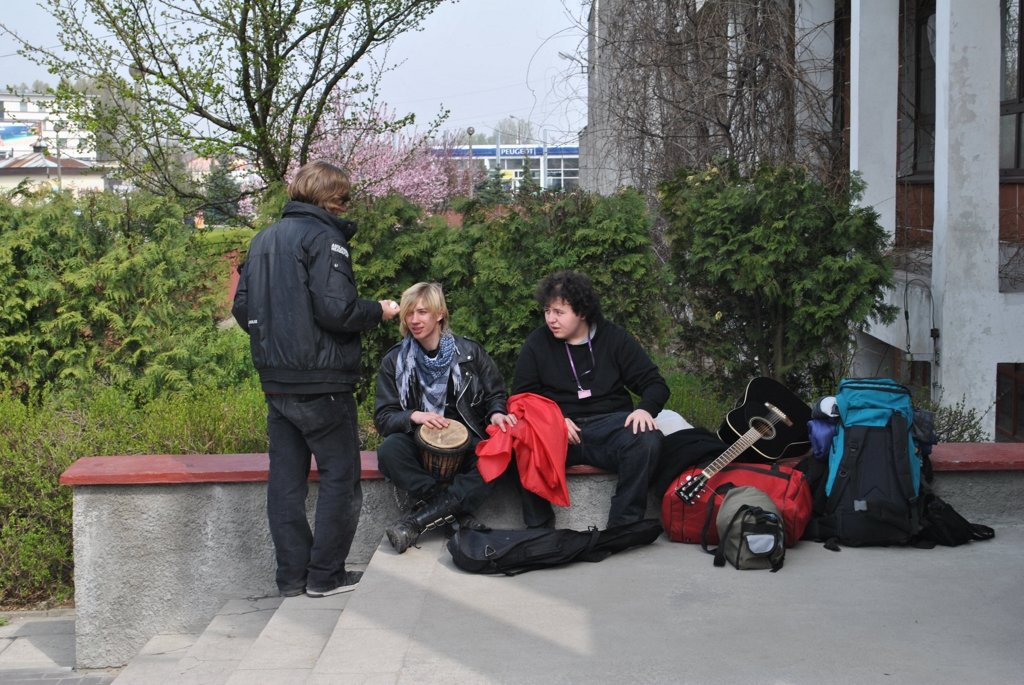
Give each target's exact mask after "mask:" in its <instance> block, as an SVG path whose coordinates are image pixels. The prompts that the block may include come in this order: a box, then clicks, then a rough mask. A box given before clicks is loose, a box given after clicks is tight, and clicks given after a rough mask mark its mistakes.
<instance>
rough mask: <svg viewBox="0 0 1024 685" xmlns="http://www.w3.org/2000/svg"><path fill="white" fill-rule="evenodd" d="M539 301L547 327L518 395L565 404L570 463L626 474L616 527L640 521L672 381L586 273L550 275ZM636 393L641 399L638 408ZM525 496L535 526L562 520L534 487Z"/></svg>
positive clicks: (520, 366)
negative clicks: (613, 317)
mask: <svg viewBox="0 0 1024 685" xmlns="http://www.w3.org/2000/svg"><path fill="white" fill-rule="evenodd" d="M536 299H537V302H538V303H539V304H540V306H541V307H542V308H543V309H544V322H545V324H546V325H544V326H541V327H540V328H537V329H536V330H534V331H533V332H532V333H530V335H529V336H527V338H526V342H525V343H524V344H523V348H522V350H521V351H520V353H519V359H518V360H517V362H516V370H515V376H514V379H513V382H512V394H518V393H523V392H532V393H536V394H538V395H542V396H544V397H547V398H548V399H550V400H553V401H554V402H555V403H556V404H558V406H559V408H561V410H562V415H563V416H564V417H565V425H566V428H567V429H568V432H569V445H568V453H567V454H566V465H567V466H574V465H576V464H589V465H590V466H597V467H599V468H602V469H604V470H606V471H611V472H613V473H616V474H618V483H617V485H616V488H615V494H614V495H613V496H612V502H611V509H610V511H609V512H608V527H609V528H611V527H612V526H617V525H622V524H625V523H633V522H635V521H639V520H641V519H643V518H644V512H645V511H646V509H647V488H648V479H649V475H650V472H651V469H652V468H653V467H654V464H655V462H656V461H657V459H658V454H659V451H660V449H661V437H662V435H661V433H660V432H658V429H657V427H656V426H655V424H654V417H655V416H657V415H658V413H659V412H660V411H661V410H662V409H663V408H664V406H665V402H666V401H668V397H669V389H668V385H667V384H666V383H665V380H664V378H662V376H661V373H660V372H659V371H658V367H657V366H655V365H654V362H652V361H651V358H650V357H649V356H648V355H647V353H646V352H645V351H644V349H643V348H642V347H641V346H640V343H638V342H637V341H636V339H635V338H633V336H632V335H630V334H629V333H628V332H626V330H625V329H623V328H620V327H619V326H616V325H615V324H613V323H611V322H609V321H606V320H605V319H604V317H603V316H602V315H601V303H600V300H599V299H598V296H597V293H595V292H594V288H593V285H592V284H591V282H590V279H589V278H587V276H585V275H584V274H581V273H576V272H574V271H559V272H557V273H554V274H552V275H551V276H548V277H547V278H545V279H544V280H543V281H541V283H540V285H539V286H538V288H537V292H536ZM630 393H633V394H635V395H636V396H637V397H638V398H639V399H638V402H637V406H636V407H635V408H634V406H633V398H632V396H631V395H630ZM523 498H524V501H523V518H524V519H525V520H526V524H527V525H528V526H531V527H541V526H547V527H550V526H552V525H553V524H554V513H553V512H552V510H551V505H550V504H549V503H548V502H547V501H545V500H543V499H541V498H540V497H537V496H536V495H533V494H532V493H529V492H524V493H523Z"/></svg>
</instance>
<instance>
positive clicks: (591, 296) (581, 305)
mask: <svg viewBox="0 0 1024 685" xmlns="http://www.w3.org/2000/svg"><path fill="white" fill-rule="evenodd" d="M534 297H535V298H536V300H537V302H538V303H539V304H540V306H541V307H547V306H548V305H549V304H551V302H552V301H554V300H558V299H562V300H565V301H566V302H568V303H569V306H570V307H572V310H573V311H574V312H576V315H577V316H581V317H583V318H584V319H586V320H587V321H589V322H591V323H600V321H601V319H602V316H601V301H600V300H599V299H598V297H597V293H596V292H594V285H593V283H591V282H590V278H588V277H587V276H586V275H585V274H581V273H578V272H576V271H571V270H569V269H562V270H561V271H556V272H555V273H553V274H551V275H550V276H548V277H547V278H545V279H544V280H543V281H541V282H540V285H538V286H537V292H536V293H534Z"/></svg>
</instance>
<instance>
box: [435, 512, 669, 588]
mask: <svg viewBox="0 0 1024 685" xmlns="http://www.w3.org/2000/svg"><path fill="white" fill-rule="evenodd" d="M661 533H662V528H661V522H660V521H658V519H645V520H643V521H637V522H635V523H627V524H625V525H622V526H616V527H614V528H608V529H607V530H597V529H596V528H591V529H590V530H585V531H579V530H571V529H568V528H560V529H556V530H552V529H550V528H532V529H527V530H486V531H481V530H472V529H468V528H460V529H459V530H458V531H457V532H456V533H455V535H453V536H452V537H451V539H450V540H448V551H449V552H450V553H451V555H452V561H454V562H455V565H456V566H458V567H459V568H461V569H462V570H463V571H469V572H470V573H504V574H505V575H507V576H514V575H517V574H519V573H526V572H527V571H533V570H536V569H539V568H548V567H551V566H560V565H562V564H568V563H571V562H574V561H601V560H602V559H605V558H607V557H608V556H610V555H612V554H614V553H616V552H621V551H623V550H625V549H629V548H630V547H636V546H638V545H648V544H650V543H652V542H654V541H655V540H656V539H657V538H658V536H659V535H661Z"/></svg>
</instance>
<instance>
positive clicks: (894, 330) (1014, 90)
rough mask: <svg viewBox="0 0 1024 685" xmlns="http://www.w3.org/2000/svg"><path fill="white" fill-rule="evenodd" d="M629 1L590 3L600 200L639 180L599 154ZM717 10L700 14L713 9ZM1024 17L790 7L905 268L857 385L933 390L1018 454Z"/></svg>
mask: <svg viewBox="0 0 1024 685" xmlns="http://www.w3.org/2000/svg"><path fill="white" fill-rule="evenodd" d="M622 1H624V0H593V2H592V5H591V35H590V43H591V44H590V48H591V49H590V54H591V61H592V63H591V64H590V79H591V81H590V88H589V92H590V98H591V102H590V112H589V116H588V131H587V132H586V133H585V134H584V136H583V137H582V139H581V145H582V148H583V158H582V166H583V168H584V182H583V186H584V187H585V188H588V189H593V190H597V191H599V192H609V191H611V190H614V187H615V186H616V185H617V184H621V183H625V182H628V181H629V177H628V174H624V173H621V170H620V169H619V168H618V167H619V165H617V164H616V160H615V156H614V150H602V148H601V145H602V143H603V141H605V140H606V139H607V135H606V134H605V127H604V125H602V122H604V121H606V120H607V116H604V117H602V110H601V107H602V104H601V92H602V85H601V78H602V77H610V76H612V77H613V75H614V74H615V65H614V62H613V61H609V60H608V59H605V58H603V57H602V54H601V50H600V47H601V46H600V42H601V36H602V33H601V32H602V31H603V30H604V26H603V23H602V21H601V20H602V17H609V16H612V15H613V14H614V13H615V12H616V6H617V4H618V3H620V2H622ZM634 1H635V2H641V3H643V2H645V0H634ZM651 1H652V2H653V0H651ZM715 1H716V0H704V1H703V2H701V1H699V0H698V1H697V2H696V3H695V4H694V3H689V4H694V7H696V8H697V11H700V9H701V8H706V7H707V6H709V5H711V4H713V3H714V2H715ZM755 1H758V2H761V3H765V4H767V3H769V2H772V1H773V0H751V2H755ZM778 2H779V5H780V6H782V7H785V5H786V3H785V2H782V0H778ZM1022 4H1024V0H971V1H970V2H968V1H966V0H795V1H794V2H793V3H792V5H791V7H792V11H793V13H794V14H793V21H794V28H795V34H794V35H795V41H794V44H795V46H796V56H795V57H796V61H797V63H798V65H805V66H806V69H805V74H804V76H805V77H804V79H803V81H802V83H800V84H799V87H798V88H797V91H798V93H799V90H800V88H804V87H807V86H808V85H811V86H812V87H813V88H814V89H816V90H817V91H818V92H827V93H831V97H832V98H833V103H834V106H833V107H831V110H830V111H829V112H827V116H826V117H825V118H824V119H823V120H822V124H823V125H824V126H825V127H826V128H827V129H830V130H831V131H832V132H834V135H835V136H836V137H837V140H840V141H841V147H842V152H843V154H844V155H845V156H846V157H847V158H848V161H849V169H850V170H851V171H854V172H857V173H859V174H860V175H861V177H862V178H863V180H864V181H865V183H866V193H865V195H864V197H863V199H862V200H861V202H862V204H864V205H870V206H873V207H874V208H875V209H876V210H877V211H878V212H879V214H880V222H881V224H882V225H883V226H884V227H885V228H886V229H887V230H888V231H889V233H890V234H891V236H892V240H893V245H894V254H895V255H896V256H897V264H898V267H899V269H898V272H897V279H896V285H895V288H894V289H893V290H892V291H891V292H890V293H889V302H890V304H892V305H894V306H896V307H897V309H898V311H899V315H898V316H897V319H896V321H895V322H894V323H893V324H891V325H887V326H883V325H872V326H871V327H870V328H869V330H868V331H867V334H866V335H863V336H861V338H860V339H859V341H858V349H857V351H856V354H855V357H854V360H853V365H852V369H851V375H854V376H861V377H866V376H890V377H893V378H897V379H899V380H901V381H903V382H905V383H908V384H912V385H916V386H918V387H921V388H923V389H926V390H927V392H929V393H930V395H931V397H932V399H933V400H935V401H937V402H939V403H941V404H942V405H945V406H958V405H961V404H962V406H963V407H964V408H965V409H968V410H972V411H973V412H975V413H976V415H977V416H978V417H980V418H981V425H982V428H983V429H984V430H985V431H986V432H987V433H988V434H989V435H990V436H991V437H993V438H994V439H997V440H1014V441H1021V440H1024V335H1022V334H1024V54H1022V53H1024V50H1022V44H1024V39H1022V30H1021V28H1022V27H1021V22H1020V17H1021V14H1022ZM651 7H652V8H653V7H654V5H653V4H652V5H651ZM595 60H597V62H596V63H595V62H594V61H595ZM823 64H829V65H831V66H830V67H829V68H828V69H822V65H823ZM798 97H799V94H798Z"/></svg>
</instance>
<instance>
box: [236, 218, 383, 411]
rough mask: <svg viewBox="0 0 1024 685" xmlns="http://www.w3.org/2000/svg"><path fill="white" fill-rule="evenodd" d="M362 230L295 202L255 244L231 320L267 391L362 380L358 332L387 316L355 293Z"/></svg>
mask: <svg viewBox="0 0 1024 685" xmlns="http://www.w3.org/2000/svg"><path fill="white" fill-rule="evenodd" d="M355 231H356V225H355V224H354V223H353V222H351V221H348V220H346V219H341V218H339V217H336V216H334V215H333V214H331V213H330V212H328V211H327V210H325V209H321V208H320V207H317V206H315V205H310V204H306V203H304V202H289V203H288V204H287V205H285V208H284V215H283V216H282V218H281V220H280V221H278V222H277V223H275V224H274V225H272V226H270V227H268V228H266V229H264V230H263V231H260V232H259V233H258V234H257V235H256V237H254V238H253V239H252V243H251V244H250V245H249V254H248V255H247V257H246V260H245V264H244V265H243V266H242V269H241V274H240V277H239V280H238V290H237V291H236V293H235V300H234V305H233V306H232V308H231V313H232V314H233V315H234V317H235V320H236V321H238V325H239V326H241V327H242V329H243V330H245V331H246V332H247V333H248V334H249V343H250V349H251V351H252V360H253V364H254V365H255V366H256V369H257V370H258V371H259V374H260V381H261V382H262V385H263V389H264V391H266V392H290V393H310V394H312V393H318V392H334V391H343V390H351V389H352V387H353V386H354V385H355V383H356V382H357V381H358V380H359V355H360V349H359V333H360V331H365V330H369V329H372V328H374V327H375V326H377V325H378V324H379V323H380V322H381V319H382V315H383V312H382V311H381V307H380V304H379V303H378V302H375V301H371V300H361V299H359V296H358V294H357V292H356V284H355V279H354V277H353V274H352V260H351V258H350V256H349V247H348V241H349V239H350V238H351V237H352V235H353V234H354V233H355Z"/></svg>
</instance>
